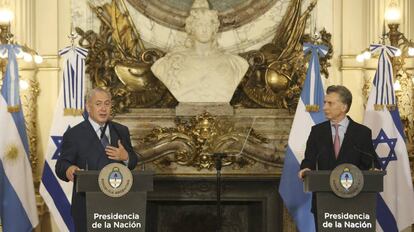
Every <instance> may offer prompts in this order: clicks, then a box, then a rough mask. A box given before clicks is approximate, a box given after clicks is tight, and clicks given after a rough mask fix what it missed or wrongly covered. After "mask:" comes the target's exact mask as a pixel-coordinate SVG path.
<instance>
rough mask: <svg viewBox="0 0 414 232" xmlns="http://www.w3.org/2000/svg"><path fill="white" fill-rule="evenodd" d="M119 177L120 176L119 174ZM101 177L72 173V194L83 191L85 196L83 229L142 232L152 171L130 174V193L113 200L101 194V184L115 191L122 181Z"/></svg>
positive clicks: (97, 172) (143, 231)
mask: <svg viewBox="0 0 414 232" xmlns="http://www.w3.org/2000/svg"><path fill="white" fill-rule="evenodd" d="M120 165H121V164H120ZM104 170H105V168H104V169H103V170H102V171H104ZM115 171H119V170H117V169H115ZM128 171H129V170H128ZM101 174H102V173H101ZM120 174H121V175H122V174H123V173H122V171H120ZM122 176H124V175H122ZM101 177H102V175H100V172H99V171H79V172H77V173H76V184H77V185H76V191H77V192H85V195H86V216H87V230H88V231H92V232H98V231H99V232H107V231H141V232H145V214H146V205H147V191H152V190H153V172H137V171H134V172H132V178H133V181H132V185H131V186H130V187H131V188H130V190H129V191H128V192H127V193H122V194H119V195H118V196H115V197H114V196H109V195H111V194H109V195H108V193H103V192H102V191H101V188H102V182H103V181H104V180H106V179H107V182H108V183H110V185H112V186H115V187H117V188H118V187H119V186H120V187H122V186H123V185H122V184H123V183H125V181H124V180H122V179H121V180H118V179H117V178H118V177H120V176H117V175H115V177H114V175H113V173H110V174H108V178H101ZM121 178H122V177H121ZM129 183H131V182H129ZM100 185H101V186H100ZM114 193H117V192H116V191H114Z"/></svg>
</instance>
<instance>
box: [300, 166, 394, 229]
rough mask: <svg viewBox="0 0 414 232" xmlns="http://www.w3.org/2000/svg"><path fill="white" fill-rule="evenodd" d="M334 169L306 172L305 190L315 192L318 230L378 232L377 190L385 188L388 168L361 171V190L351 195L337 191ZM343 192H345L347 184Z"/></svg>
mask: <svg viewBox="0 0 414 232" xmlns="http://www.w3.org/2000/svg"><path fill="white" fill-rule="evenodd" d="M331 172H332V171H325V170H323V171H309V172H307V173H306V176H305V181H304V191H305V192H313V194H314V195H316V210H317V216H318V231H341V232H345V231H347V232H348V231H373V232H375V227H376V201H377V194H378V193H379V192H382V191H383V177H384V175H385V174H386V172H385V171H362V176H363V186H362V190H361V192H359V194H357V195H356V196H353V197H350V198H347V197H339V196H337V194H335V193H334V191H333V189H332V187H331V182H332V179H331ZM338 178H339V177H338ZM343 192H344V194H345V195H346V190H345V188H344V191H343Z"/></svg>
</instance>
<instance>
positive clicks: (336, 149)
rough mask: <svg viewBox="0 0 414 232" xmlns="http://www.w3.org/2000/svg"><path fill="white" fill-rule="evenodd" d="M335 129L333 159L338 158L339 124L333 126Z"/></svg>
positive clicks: (339, 145)
mask: <svg viewBox="0 0 414 232" xmlns="http://www.w3.org/2000/svg"><path fill="white" fill-rule="evenodd" d="M334 127H335V138H334V150H335V157H336V158H338V154H339V149H340V148H341V144H340V141H339V131H338V128H339V124H334Z"/></svg>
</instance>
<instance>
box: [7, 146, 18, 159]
mask: <svg viewBox="0 0 414 232" xmlns="http://www.w3.org/2000/svg"><path fill="white" fill-rule="evenodd" d="M18 156H19V149H18V148H17V146H16V145H15V144H12V145H9V147H8V148H7V149H6V155H5V157H4V158H5V160H7V161H14V160H17V157H18Z"/></svg>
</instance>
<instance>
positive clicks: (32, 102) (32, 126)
mask: <svg viewBox="0 0 414 232" xmlns="http://www.w3.org/2000/svg"><path fill="white" fill-rule="evenodd" d="M26 81H27V82H28V83H29V89H28V90H26V92H25V93H24V94H23V95H22V98H23V99H22V103H23V104H22V107H23V113H24V118H25V121H26V131H27V137H28V140H29V141H28V142H29V157H30V162H31V167H32V172H33V176H34V178H35V179H36V178H37V176H38V175H36V170H37V165H38V163H39V158H38V156H37V123H36V122H37V116H36V115H37V97H38V96H39V93H40V88H39V82H38V81H37V80H36V79H35V78H31V79H30V80H26ZM36 181H39V182H40V180H37V179H36Z"/></svg>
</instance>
